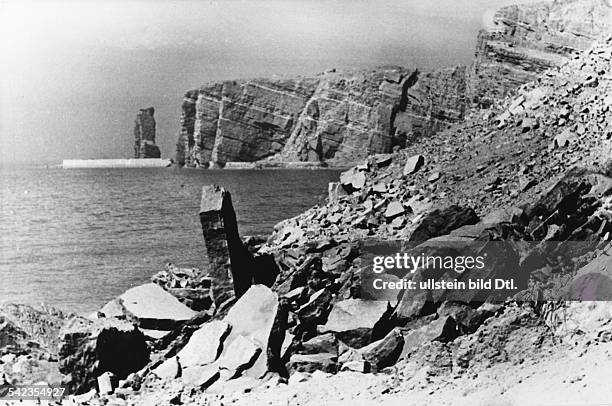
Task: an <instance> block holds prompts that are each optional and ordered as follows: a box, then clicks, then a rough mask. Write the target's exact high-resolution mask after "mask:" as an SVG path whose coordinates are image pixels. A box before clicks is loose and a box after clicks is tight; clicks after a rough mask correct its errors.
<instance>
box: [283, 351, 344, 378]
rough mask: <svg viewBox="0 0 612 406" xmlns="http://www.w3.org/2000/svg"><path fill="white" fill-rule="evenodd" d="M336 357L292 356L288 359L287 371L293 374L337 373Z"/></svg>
mask: <svg viewBox="0 0 612 406" xmlns="http://www.w3.org/2000/svg"><path fill="white" fill-rule="evenodd" d="M337 362H338V356H337V355H336V354H330V353H319V354H293V355H292V356H291V358H290V359H289V368H288V369H289V370H291V371H295V372H314V371H323V372H331V373H335V372H337V371H338V363H337Z"/></svg>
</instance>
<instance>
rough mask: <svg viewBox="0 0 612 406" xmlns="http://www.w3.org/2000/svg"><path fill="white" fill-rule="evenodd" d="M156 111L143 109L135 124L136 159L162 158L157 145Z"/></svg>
mask: <svg viewBox="0 0 612 406" xmlns="http://www.w3.org/2000/svg"><path fill="white" fill-rule="evenodd" d="M153 114H155V109H154V108H153V107H149V108H147V109H141V110H140V111H139V112H138V115H137V116H136V122H135V124H134V158H160V157H161V152H160V151H159V147H157V145H155V118H153Z"/></svg>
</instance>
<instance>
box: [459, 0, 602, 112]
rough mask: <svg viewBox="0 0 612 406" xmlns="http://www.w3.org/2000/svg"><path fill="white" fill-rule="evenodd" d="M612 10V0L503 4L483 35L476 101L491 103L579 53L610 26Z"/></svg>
mask: <svg viewBox="0 0 612 406" xmlns="http://www.w3.org/2000/svg"><path fill="white" fill-rule="evenodd" d="M611 10H612V4H611V3H610V2H609V1H608V0H580V1H577V0H561V1H559V0H555V1H552V2H549V1H547V2H541V3H536V4H530V5H512V6H509V7H504V8H502V9H500V10H498V11H497V12H496V13H495V14H494V15H493V16H492V18H491V19H490V20H489V21H487V22H486V28H485V29H483V30H481V31H480V33H479V35H478V39H477V45H476V55H475V58H474V62H473V64H472V66H471V68H470V74H469V81H468V84H469V97H470V101H471V102H472V103H474V104H475V105H476V106H480V107H488V106H489V105H491V104H492V103H494V102H495V101H496V100H498V101H499V100H502V99H503V98H504V97H505V96H506V95H508V93H510V92H511V91H512V90H513V89H516V88H517V87H518V86H520V85H521V84H523V83H527V82H530V81H532V80H534V79H536V78H537V76H538V75H539V74H540V73H542V72H543V71H545V70H546V69H549V68H551V67H553V66H558V65H560V64H562V63H564V62H566V61H568V60H569V59H571V58H573V57H576V56H577V55H578V54H579V53H580V52H582V51H584V50H585V49H587V48H588V47H589V46H590V45H591V44H592V43H593V42H594V41H595V40H596V39H597V38H598V37H599V36H600V35H601V34H602V33H605V32H608V31H609V30H610V28H611V27H612V12H611Z"/></svg>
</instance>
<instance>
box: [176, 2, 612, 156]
mask: <svg viewBox="0 0 612 406" xmlns="http://www.w3.org/2000/svg"><path fill="white" fill-rule="evenodd" d="M610 10H611V5H610V3H609V1H608V0H585V1H577V0H563V1H553V2H543V3H537V4H533V5H521V6H510V7H506V8H503V9H501V10H499V11H498V12H497V13H495V14H494V15H493V17H492V18H491V19H490V21H487V23H486V26H487V27H486V29H483V30H482V31H481V32H480V34H479V36H478V40H477V46H476V54H475V58H474V62H473V64H472V65H471V66H470V67H469V68H466V67H457V68H451V69H442V70H437V71H434V72H430V73H420V72H419V71H417V70H414V69H407V68H402V67H381V68H378V69H374V70H367V71H359V72H336V71H335V70H331V71H327V72H325V73H322V74H319V75H317V76H314V77H302V78H285V79H253V80H244V81H226V82H222V83H211V84H207V85H204V86H202V87H200V88H199V89H195V90H191V91H189V92H187V93H186V95H185V99H184V102H183V106H182V115H181V130H180V135H179V138H178V143H177V157H176V158H177V159H176V160H177V162H178V163H179V164H181V165H186V166H195V167H209V166H213V167H214V166H221V167H222V166H224V165H225V163H227V162H236V161H237V162H254V161H263V162H262V163H265V164H271V165H278V164H287V163H292V162H293V163H294V162H311V163H320V164H321V165H330V166H350V165H351V164H354V163H355V162H357V161H360V160H362V159H363V158H365V157H366V156H368V155H370V154H376V153H388V152H391V151H393V150H394V149H401V148H404V147H405V146H407V145H410V144H411V143H413V142H415V141H416V140H418V139H419V138H420V137H422V136H430V135H432V134H435V133H436V132H438V131H440V130H442V129H444V128H446V127H447V126H448V125H449V124H452V123H455V122H458V121H461V120H463V118H464V116H465V113H466V111H468V110H469V109H470V108H472V107H485V108H486V107H489V106H490V105H491V104H493V103H494V102H495V101H500V100H502V99H503V98H504V97H505V96H506V95H508V94H509V93H510V92H511V91H512V90H513V89H516V88H517V87H518V86H519V85H521V84H524V83H527V82H529V81H531V80H534V79H535V78H536V77H537V75H539V74H540V73H542V72H543V71H544V70H546V69H549V68H551V67H554V66H559V65H560V64H562V63H564V62H566V61H567V60H568V59H570V58H572V57H574V56H575V55H577V54H578V53H579V52H581V51H583V50H585V49H586V48H587V47H588V46H589V45H591V44H592V43H593V41H594V40H595V39H596V38H597V37H598V36H599V35H600V34H601V33H603V32H606V31H607V30H609V29H610V27H611V24H612V23H611V21H612V14H611V12H610Z"/></svg>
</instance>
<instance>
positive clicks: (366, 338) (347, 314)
mask: <svg viewBox="0 0 612 406" xmlns="http://www.w3.org/2000/svg"><path fill="white" fill-rule="evenodd" d="M387 307H388V304H387V302H382V301H375V300H362V299H348V300H343V301H340V302H337V303H336V304H334V307H333V308H332V310H331V312H330V313H329V316H328V318H327V322H326V323H325V325H323V326H321V327H320V328H319V331H320V332H322V333H327V332H331V333H334V335H335V336H336V337H338V339H339V340H340V341H342V342H344V343H346V344H348V345H350V346H351V347H355V348H359V347H363V346H364V345H366V344H367V343H369V342H370V337H371V333H372V329H373V328H374V326H375V325H376V323H377V322H378V321H379V320H381V318H382V317H383V314H384V313H385V312H386V310H387Z"/></svg>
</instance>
